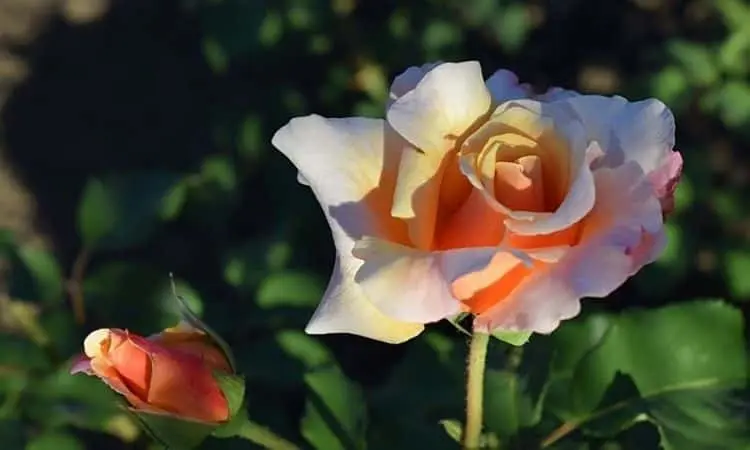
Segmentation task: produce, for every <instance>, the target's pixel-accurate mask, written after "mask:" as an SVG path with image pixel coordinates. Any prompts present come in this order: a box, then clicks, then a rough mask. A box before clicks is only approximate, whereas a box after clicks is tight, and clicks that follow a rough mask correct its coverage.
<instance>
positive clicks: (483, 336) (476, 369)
mask: <svg viewBox="0 0 750 450" xmlns="http://www.w3.org/2000/svg"><path fill="white" fill-rule="evenodd" d="M489 341H490V335H489V334H487V333H479V332H476V331H475V332H474V333H473V334H472V336H471V343H470V344H469V361H468V362H467V367H466V423H465V424H464V432H463V436H462V441H463V442H462V445H461V447H462V448H463V449H465V450H475V449H478V448H479V437H480V434H481V432H482V418H483V413H482V408H483V403H484V366H485V362H486V360H487V345H488V344H489Z"/></svg>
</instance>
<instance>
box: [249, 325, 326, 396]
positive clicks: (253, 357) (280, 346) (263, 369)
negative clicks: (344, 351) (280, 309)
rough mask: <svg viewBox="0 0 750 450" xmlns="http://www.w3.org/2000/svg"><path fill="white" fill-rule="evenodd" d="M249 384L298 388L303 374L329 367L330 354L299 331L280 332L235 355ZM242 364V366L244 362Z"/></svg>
mask: <svg viewBox="0 0 750 450" xmlns="http://www.w3.org/2000/svg"><path fill="white" fill-rule="evenodd" d="M239 357H240V358H242V359H241V361H240V366H241V367H248V368H249V369H248V370H247V371H246V373H247V376H248V380H249V381H250V382H262V383H268V384H271V385H273V386H279V387H284V388H301V387H302V386H303V385H304V379H303V376H304V374H305V373H306V372H308V371H310V370H313V369H316V368H318V367H322V366H325V365H328V364H330V363H331V362H332V361H333V360H334V357H333V354H331V351H330V350H329V349H328V348H327V347H326V346H325V345H324V344H323V343H322V342H320V340H318V339H315V338H313V337H311V336H309V335H307V334H305V333H304V332H303V331H301V330H297V329H294V330H282V331H279V332H277V333H276V334H274V335H273V336H268V337H265V338H262V339H258V340H257V341H255V342H253V343H252V344H249V345H248V346H247V347H245V348H243V351H242V353H240V355H239ZM245 361H246V362H245Z"/></svg>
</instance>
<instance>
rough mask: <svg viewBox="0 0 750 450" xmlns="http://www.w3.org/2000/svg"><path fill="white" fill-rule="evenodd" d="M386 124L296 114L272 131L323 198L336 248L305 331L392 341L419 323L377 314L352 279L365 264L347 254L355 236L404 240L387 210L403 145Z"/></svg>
mask: <svg viewBox="0 0 750 450" xmlns="http://www.w3.org/2000/svg"><path fill="white" fill-rule="evenodd" d="M389 130H390V128H389V127H388V125H387V124H386V123H385V122H384V121H382V120H375V119H362V118H352V119H324V118H322V117H320V116H308V117H303V118H297V119H293V120H292V121H291V122H290V123H289V124H288V125H286V126H284V127H283V128H281V129H280V130H279V131H277V132H276V134H275V135H274V137H273V140H272V143H273V145H274V146H275V147H276V148H278V149H279V150H280V151H281V152H282V153H284V154H285V155H286V156H287V157H288V158H289V159H290V160H291V161H292V162H293V163H294V164H295V165H296V166H297V168H298V169H299V170H300V172H301V173H302V175H303V176H304V178H305V179H306V180H307V181H308V183H309V185H310V187H311V189H312V191H313V193H314V194H315V196H316V198H317V199H318V201H319V202H320V204H321V207H322V208H323V212H324V213H325V216H326V219H327V220H328V223H329V225H330V227H331V233H332V235H333V241H334V244H335V246H336V251H337V257H336V262H335V266H334V269H333V274H332V276H331V280H330V282H329V284H328V288H327V289H326V292H325V294H324V296H323V300H322V301H321V303H320V305H319V307H318V309H317V310H316V311H315V313H314V315H313V317H312V319H311V320H310V323H309V324H308V326H307V328H306V331H307V332H308V333H310V334H325V333H351V334H357V335H360V336H365V337H369V338H371V339H376V340H380V341H384V342H390V343H397V342H403V341H405V340H408V339H411V338H412V337H414V336H416V335H417V334H419V333H420V332H421V331H422V329H423V326H422V325H421V324H413V323H404V322H399V321H396V320H393V319H391V318H388V317H386V316H385V315H383V314H382V313H380V312H379V311H378V310H377V309H376V308H375V307H374V306H372V305H371V304H370V303H369V301H368V299H367V297H366V296H365V295H364V293H363V292H362V290H361V288H360V287H359V286H358V285H357V284H356V283H355V282H354V274H355V273H356V272H357V270H358V269H359V266H361V264H362V262H361V261H360V260H358V259H356V258H354V257H353V256H352V254H351V252H352V249H353V247H354V241H355V240H356V239H360V238H361V237H362V236H364V235H370V236H377V237H382V238H384V239H387V240H389V241H394V242H407V241H408V237H407V231H406V225H405V224H404V223H403V222H401V221H399V220H397V219H393V218H392V217H391V216H390V214H389V210H390V206H391V204H390V199H391V198H392V195H393V188H394V183H395V174H396V169H397V167H398V163H399V158H400V153H401V151H402V150H403V145H405V144H404V143H403V141H401V140H400V138H399V137H398V136H397V135H395V133H393V132H392V131H389Z"/></svg>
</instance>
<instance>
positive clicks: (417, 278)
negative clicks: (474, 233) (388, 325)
mask: <svg viewBox="0 0 750 450" xmlns="http://www.w3.org/2000/svg"><path fill="white" fill-rule="evenodd" d="M496 253H498V249H497V248H496V247H483V248H471V249H459V250H451V251H444V252H424V251H419V250H415V249H412V248H408V247H404V246H400V245H397V244H393V243H389V242H385V241H382V240H377V239H363V240H361V241H359V242H357V245H356V247H355V250H354V254H355V255H356V256H357V257H358V258H361V259H362V260H363V261H364V264H363V265H362V267H361V268H360V269H359V271H358V272H357V276H356V277H355V280H356V281H357V283H359V284H360V286H362V289H363V290H364V291H365V293H366V294H367V296H368V297H369V298H370V301H371V302H372V304H373V305H375V307H376V308H378V309H379V310H380V311H382V312H383V313H384V314H386V315H387V316H389V317H393V318H396V319H398V320H403V321H409V322H418V323H429V322H435V321H438V320H441V319H445V318H447V317H450V316H453V315H455V314H457V313H459V312H461V311H462V304H461V302H459V301H458V300H457V299H456V298H455V297H454V296H453V294H452V292H451V284H452V283H453V281H455V280H456V279H458V278H459V277H461V276H462V275H464V274H467V273H472V272H476V271H479V270H481V269H483V268H484V267H486V266H487V265H488V264H489V263H490V261H491V260H492V257H493V255H495V254H496Z"/></svg>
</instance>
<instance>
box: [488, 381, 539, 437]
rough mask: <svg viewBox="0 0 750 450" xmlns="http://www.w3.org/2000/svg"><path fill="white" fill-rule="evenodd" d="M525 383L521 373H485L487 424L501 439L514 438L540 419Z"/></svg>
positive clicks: (535, 403)
mask: <svg viewBox="0 0 750 450" xmlns="http://www.w3.org/2000/svg"><path fill="white" fill-rule="evenodd" d="M525 383H526V381H525V380H524V379H523V378H522V377H521V376H519V375H518V374H515V373H512V372H509V371H504V370H494V369H488V370H487V372H486V373H485V388H484V389H485V390H484V394H485V425H486V426H487V428H488V429H490V430H492V431H494V432H496V433H497V434H498V435H500V436H504V437H509V436H515V435H516V434H517V433H518V431H519V430H520V429H522V428H524V427H529V426H532V425H534V424H536V423H537V422H538V421H539V418H540V416H541V411H540V410H539V409H538V408H537V402H536V401H535V399H534V398H533V397H532V396H531V395H530V394H529V392H528V389H527V386H525Z"/></svg>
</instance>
